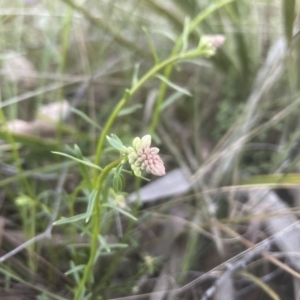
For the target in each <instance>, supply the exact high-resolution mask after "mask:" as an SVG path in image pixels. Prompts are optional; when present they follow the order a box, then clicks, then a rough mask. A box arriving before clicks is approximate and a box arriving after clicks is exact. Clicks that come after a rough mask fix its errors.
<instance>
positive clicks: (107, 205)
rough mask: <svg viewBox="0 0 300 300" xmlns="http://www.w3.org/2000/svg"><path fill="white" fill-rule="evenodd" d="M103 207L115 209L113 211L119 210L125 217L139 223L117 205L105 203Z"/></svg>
mask: <svg viewBox="0 0 300 300" xmlns="http://www.w3.org/2000/svg"><path fill="white" fill-rule="evenodd" d="M103 206H104V207H110V208H113V209H115V210H117V211H118V212H120V213H121V214H123V215H124V216H127V217H128V218H130V219H132V220H134V221H137V218H136V217H134V216H133V215H132V214H130V213H128V212H127V211H125V210H124V209H122V208H120V207H118V206H116V205H113V204H109V203H105V204H103Z"/></svg>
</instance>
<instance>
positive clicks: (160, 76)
mask: <svg viewBox="0 0 300 300" xmlns="http://www.w3.org/2000/svg"><path fill="white" fill-rule="evenodd" d="M156 77H157V78H159V79H160V80H161V81H163V82H164V83H166V84H167V85H168V86H169V87H171V88H173V89H174V90H176V91H178V92H180V93H182V94H185V95H188V96H190V97H191V96H192V94H191V93H190V92H189V91H188V90H187V89H185V88H182V87H181V86H179V85H177V84H175V83H173V82H171V81H170V80H169V79H167V78H166V77H164V76H162V75H156Z"/></svg>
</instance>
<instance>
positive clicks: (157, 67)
mask: <svg viewBox="0 0 300 300" xmlns="http://www.w3.org/2000/svg"><path fill="white" fill-rule="evenodd" d="M202 54H204V52H201V51H200V50H199V49H194V50H191V51H189V52H186V53H181V54H178V55H174V56H172V57H169V58H168V59H166V60H164V61H162V62H161V63H159V64H157V65H155V66H154V67H153V68H152V69H150V70H149V71H148V72H147V73H146V74H145V75H144V76H143V77H142V78H141V79H140V80H139V81H138V82H137V83H136V84H135V85H134V86H133V87H132V88H131V89H129V90H126V91H125V94H124V96H123V98H122V99H121V100H120V101H119V103H118V105H117V106H116V107H115V109H114V110H113V112H112V114H111V115H110V117H109V119H108V121H107V122H106V125H105V126H104V128H103V130H102V133H101V136H100V139H99V142H98V145H97V150H96V156H95V164H96V165H100V162H101V154H102V150H103V146H104V142H105V138H106V135H107V134H108V132H109V131H110V128H111V127H112V125H113V123H114V121H115V119H116V118H117V116H118V114H119V112H120V111H121V109H122V108H123V107H124V106H125V105H126V104H127V102H128V100H129V99H130V97H131V96H132V95H133V94H134V93H135V92H137V91H138V90H139V88H140V87H141V86H142V85H143V84H144V83H145V82H146V81H147V80H149V79H150V78H151V77H153V76H154V75H155V74H157V73H158V72H159V71H160V70H162V69H163V68H165V67H166V66H168V65H170V64H172V63H174V62H176V61H178V60H180V59H185V58H192V57H197V56H201V55H202Z"/></svg>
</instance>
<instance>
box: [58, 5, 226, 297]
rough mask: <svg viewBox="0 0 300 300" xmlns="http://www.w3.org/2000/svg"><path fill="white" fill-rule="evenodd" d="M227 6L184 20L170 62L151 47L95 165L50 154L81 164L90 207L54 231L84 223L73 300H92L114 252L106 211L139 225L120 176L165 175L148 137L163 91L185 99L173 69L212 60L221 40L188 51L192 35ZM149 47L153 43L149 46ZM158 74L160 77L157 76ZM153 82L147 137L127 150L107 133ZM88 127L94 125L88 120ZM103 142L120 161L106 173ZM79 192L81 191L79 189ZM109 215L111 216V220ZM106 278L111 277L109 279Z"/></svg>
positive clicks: (115, 112) (103, 139)
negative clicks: (83, 251)
mask: <svg viewBox="0 0 300 300" xmlns="http://www.w3.org/2000/svg"><path fill="white" fill-rule="evenodd" d="M230 1H231V0H224V1H222V3H220V4H216V5H212V6H211V7H209V8H208V9H207V10H204V11H203V12H201V13H200V14H199V15H198V16H197V17H196V18H195V19H194V20H192V21H191V22H189V20H187V22H186V26H185V28H184V30H183V33H182V34H181V35H180V36H179V37H178V39H177V42H176V43H175V45H174V49H173V51H172V53H171V54H170V56H169V57H167V58H165V59H163V60H160V58H159V56H158V54H157V53H156V50H155V48H154V47H152V46H151V45H150V49H151V51H152V54H153V58H154V62H155V64H154V66H153V67H152V68H151V69H150V70H149V71H148V72H146V73H145V74H144V75H143V76H141V77H140V78H138V74H137V72H135V73H134V76H133V80H132V86H131V87H130V88H129V89H126V90H125V91H124V95H123V97H122V98H121V99H120V101H119V102H118V104H117V105H116V106H115V108H114V110H113V111H112V112H111V114H110V115H109V117H108V120H107V121H106V123H105V125H104V126H103V128H102V129H101V134H100V137H99V140H98V143H97V147H96V152H95V160H94V162H91V161H90V160H89V159H87V158H85V157H84V156H83V154H82V153H81V150H80V148H79V147H78V146H75V147H74V149H73V150H72V153H73V155H69V154H66V153H61V152H54V153H56V154H59V155H62V156H65V157H68V158H70V159H72V160H75V161H77V162H78V163H79V164H80V169H81V174H82V177H83V183H82V184H81V186H82V187H83V188H82V189H83V191H84V193H85V194H86V195H87V198H88V201H87V202H88V204H87V209H86V212H85V213H83V214H80V215H77V216H73V217H71V218H61V219H60V220H57V221H56V222H55V225H61V224H67V223H73V222H77V221H85V222H86V225H87V226H86V230H85V231H84V232H88V233H89V234H90V236H91V239H90V247H89V256H88V260H87V262H86V264H84V265H77V266H76V265H75V264H74V263H73V262H72V264H71V270H69V271H68V272H67V273H68V274H74V279H75V280H76V282H77V285H76V287H75V289H74V299H75V300H79V299H90V297H92V296H93V295H92V294H89V289H90V287H91V284H92V283H93V282H94V276H93V267H94V264H95V262H96V261H97V258H98V257H99V255H100V254H101V251H102V252H103V251H108V252H110V251H111V248H110V247H112V246H111V245H110V246H109V245H108V244H107V243H106V242H105V238H104V237H103V236H102V232H103V228H102V227H103V219H104V216H106V213H107V212H109V211H118V212H119V213H121V214H123V215H125V216H126V217H129V218H131V219H132V220H137V219H136V218H135V216H133V214H132V213H131V211H130V208H129V207H128V206H127V205H126V202H125V201H124V194H123V190H124V186H125V179H124V174H126V172H128V171H127V170H126V169H125V167H126V165H127V164H129V165H130V167H131V172H129V173H131V174H132V175H134V176H137V177H140V178H144V177H143V173H144V172H148V173H150V174H153V175H156V176H163V175H165V173H166V171H165V166H164V163H163V161H162V159H161V157H160V156H159V149H158V148H156V147H151V134H152V133H154V132H155V129H156V126H157V123H158V120H159V118H160V115H161V112H162V109H163V100H164V98H165V92H166V87H167V85H169V86H170V87H171V88H173V89H175V90H177V91H178V92H180V93H183V94H190V93H189V92H188V91H186V90H185V89H184V88H181V87H179V86H177V85H176V84H174V83H172V82H171V81H170V80H169V78H170V76H171V73H172V68H173V67H174V65H175V64H177V63H179V62H182V61H183V60H186V59H193V58H199V57H210V56H212V55H214V53H215V51H216V49H217V48H218V47H219V46H220V44H222V43H223V41H224V39H222V38H220V37H218V39H216V38H212V37H202V38H201V39H200V42H199V44H198V46H197V47H195V48H192V49H190V48H189V45H188V39H189V35H190V33H191V32H193V31H194V30H196V29H197V26H198V25H199V24H200V23H201V21H202V20H204V19H205V18H206V17H207V16H209V15H210V14H211V13H212V12H214V11H215V10H217V9H219V8H220V7H222V6H224V5H225V4H227V3H229V2H230ZM150 44H151V42H150ZM161 72H162V73H163V74H161ZM153 77H157V78H159V79H160V80H161V84H160V89H159V95H158V98H157V101H156V104H155V107H154V111H153V115H152V120H151V122H150V124H149V128H148V132H149V133H150V134H147V135H145V136H143V137H142V138H140V137H136V138H134V139H133V142H132V145H130V146H125V145H123V143H122V141H121V140H120V139H119V138H118V137H117V136H116V135H114V134H111V135H110V136H109V134H110V132H111V129H112V127H113V125H114V123H115V121H116V119H117V118H118V117H119V115H120V112H121V110H122V109H123V108H124V107H125V106H126V105H127V104H128V102H129V100H130V99H131V98H132V97H133V96H134V95H135V94H136V92H137V91H139V90H140V88H141V87H142V86H143V85H144V84H145V83H146V82H147V81H148V80H150V79H151V78H153ZM165 107H166V106H164V108H165ZM80 115H81V116H83V117H84V119H85V120H88V119H89V118H88V117H87V116H85V115H84V114H83V113H80ZM89 123H90V124H94V121H92V120H89ZM106 141H108V142H109V144H110V145H111V146H112V147H113V148H115V149H116V150H118V151H119V153H120V155H119V158H117V159H116V160H115V161H112V162H110V163H109V164H107V165H106V166H105V167H100V166H101V163H102V159H103V150H104V148H105V143H106ZM81 186H80V188H81ZM112 215H113V214H112ZM116 247H124V244H117V245H114V248H116ZM108 276H109V275H108Z"/></svg>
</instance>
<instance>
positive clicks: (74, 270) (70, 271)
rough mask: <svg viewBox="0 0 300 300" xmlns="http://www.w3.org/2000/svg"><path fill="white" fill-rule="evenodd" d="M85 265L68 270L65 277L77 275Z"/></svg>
mask: <svg viewBox="0 0 300 300" xmlns="http://www.w3.org/2000/svg"><path fill="white" fill-rule="evenodd" d="M84 267H85V265H77V266H74V267H72V268H71V269H70V270H68V271H67V272H65V275H70V274H72V273H78V271H81V270H82V269H84Z"/></svg>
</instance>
